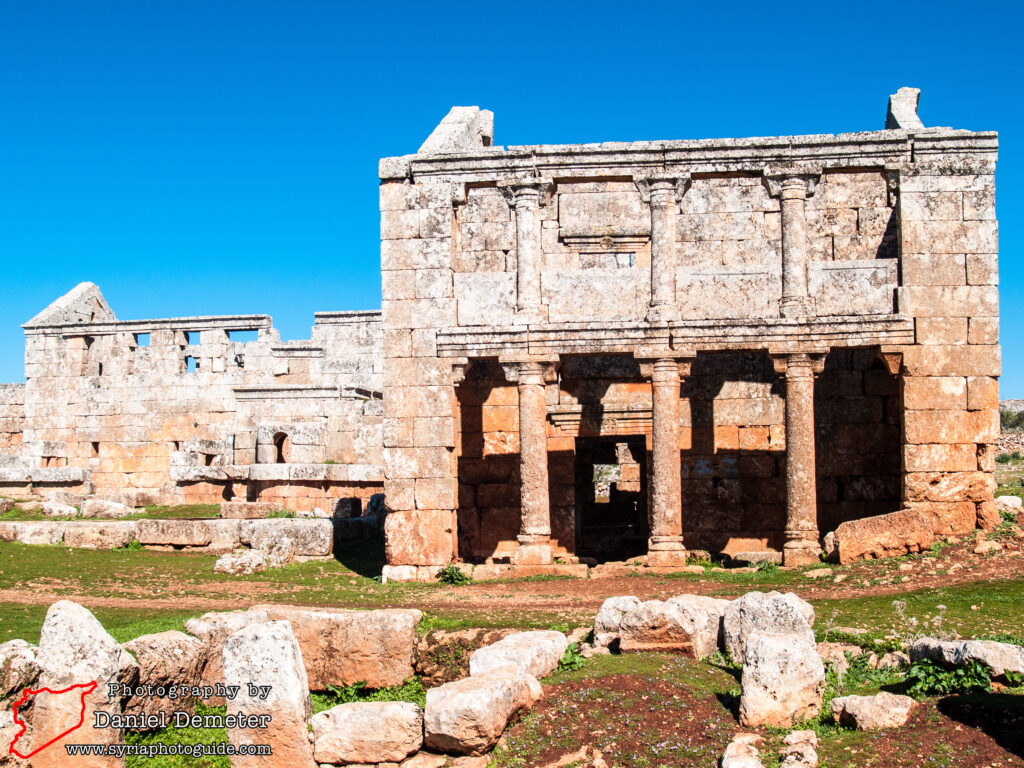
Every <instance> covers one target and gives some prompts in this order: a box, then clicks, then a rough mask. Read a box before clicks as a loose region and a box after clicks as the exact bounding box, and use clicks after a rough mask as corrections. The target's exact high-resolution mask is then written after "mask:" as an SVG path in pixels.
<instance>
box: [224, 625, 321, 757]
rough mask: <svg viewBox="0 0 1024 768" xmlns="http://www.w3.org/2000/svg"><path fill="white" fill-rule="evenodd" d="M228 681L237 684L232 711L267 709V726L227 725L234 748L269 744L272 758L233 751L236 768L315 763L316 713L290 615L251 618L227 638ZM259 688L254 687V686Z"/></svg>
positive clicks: (260, 711)
mask: <svg viewBox="0 0 1024 768" xmlns="http://www.w3.org/2000/svg"><path fill="white" fill-rule="evenodd" d="M224 683H225V685H228V686H235V685H237V686H239V690H238V695H237V696H235V698H233V699H228V702H227V706H228V709H227V714H228V715H236V716H239V715H244V716H251V715H257V716H259V715H269V717H270V720H269V721H268V723H267V727H266V728H229V729H228V743H229V744H231V745H233V746H234V747H236V748H243V747H250V746H253V745H257V744H266V745H269V746H270V748H271V753H272V755H273V758H272V759H268V758H267V757H262V756H256V755H248V756H238V755H235V756H233V757H232V758H231V766H232V768H266V766H268V765H275V766H276V765H281V766H288V767H289V768H317V764H316V762H315V761H314V760H313V748H312V745H311V744H310V743H309V731H308V730H307V728H306V719H307V718H308V717H309V716H310V714H311V713H312V702H311V701H310V698H309V683H308V681H307V679H306V669H305V667H304V666H303V664H302V652H301V651H300V650H299V643H298V641H297V640H296V639H295V634H294V633H293V632H292V628H291V625H290V624H289V623H288V622H287V621H270V622H267V623H266V624H251V625H250V626H247V627H245V628H244V629H240V630H238V631H237V632H235V633H234V634H233V635H231V636H230V637H229V638H228V639H227V640H226V641H225V643H224ZM254 688H255V691H254Z"/></svg>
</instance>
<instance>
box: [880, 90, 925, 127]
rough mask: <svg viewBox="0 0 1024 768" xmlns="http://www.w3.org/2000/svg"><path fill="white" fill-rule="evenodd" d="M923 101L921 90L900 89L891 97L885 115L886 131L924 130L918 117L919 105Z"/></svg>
mask: <svg viewBox="0 0 1024 768" xmlns="http://www.w3.org/2000/svg"><path fill="white" fill-rule="evenodd" d="M920 100H921V89H920V88H900V89H899V90H898V91H896V93H894V94H892V95H891V96H890V97H889V109H888V111H887V112H886V115H885V127H886V130H888V129H891V128H895V129H899V130H904V131H912V130H915V129H921V128H924V123H922V122H921V118H920V117H918V116H917V105H918V102H919V101H920Z"/></svg>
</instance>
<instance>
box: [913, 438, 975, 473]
mask: <svg viewBox="0 0 1024 768" xmlns="http://www.w3.org/2000/svg"><path fill="white" fill-rule="evenodd" d="M977 452H978V446H977V445H976V444H975V443H963V444H940V445H907V446H905V447H904V449H903V467H904V469H905V470H906V471H907V472H972V471H974V470H975V469H977V468H978V466H977V464H978V457H977Z"/></svg>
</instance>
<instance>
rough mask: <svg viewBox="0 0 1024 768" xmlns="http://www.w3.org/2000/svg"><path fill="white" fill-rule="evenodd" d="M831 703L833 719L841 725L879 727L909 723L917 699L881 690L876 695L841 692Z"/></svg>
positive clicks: (866, 728) (861, 728) (866, 727)
mask: <svg viewBox="0 0 1024 768" xmlns="http://www.w3.org/2000/svg"><path fill="white" fill-rule="evenodd" d="M830 706H831V707H832V717H833V719H834V720H835V721H836V722H837V723H839V724H840V725H843V726H846V727H847V728H856V729H857V730H858V731H876V730H879V729H882V728H900V727H902V726H904V725H906V724H907V720H909V719H910V714H911V712H912V711H913V710H914V707H915V706H917V702H916V701H914V700H913V699H912V698H910V697H909V696H897V695H895V694H892V693H887V692H885V691H882V692H881V693H876V694H875V695H874V696H840V697H838V698H835V699H832V701H831V703H830Z"/></svg>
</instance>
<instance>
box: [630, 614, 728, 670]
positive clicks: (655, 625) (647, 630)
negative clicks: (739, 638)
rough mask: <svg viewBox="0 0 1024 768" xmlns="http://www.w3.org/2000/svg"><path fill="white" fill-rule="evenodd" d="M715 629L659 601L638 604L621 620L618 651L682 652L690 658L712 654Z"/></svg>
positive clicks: (716, 630)
mask: <svg viewBox="0 0 1024 768" xmlns="http://www.w3.org/2000/svg"><path fill="white" fill-rule="evenodd" d="M717 647H718V627H717V625H716V626H715V627H713V628H712V627H711V626H709V625H708V624H707V623H706V622H703V621H701V622H699V621H697V620H695V619H694V618H693V617H692V616H691V615H690V614H688V613H686V612H684V611H683V610H682V609H681V608H680V607H679V605H677V604H676V603H672V602H662V601H661V600H648V601H646V602H643V603H640V604H639V605H638V606H636V607H635V608H633V609H632V610H631V611H630V612H629V613H627V614H626V615H625V616H623V617H622V623H621V624H620V625H619V650H620V651H622V652H623V653H629V652H636V651H657V652H668V653H681V654H683V655H684V656H687V657H689V658H692V659H699V658H703V657H704V656H707V655H710V654H711V653H714V651H715V649H716V648H717Z"/></svg>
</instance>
